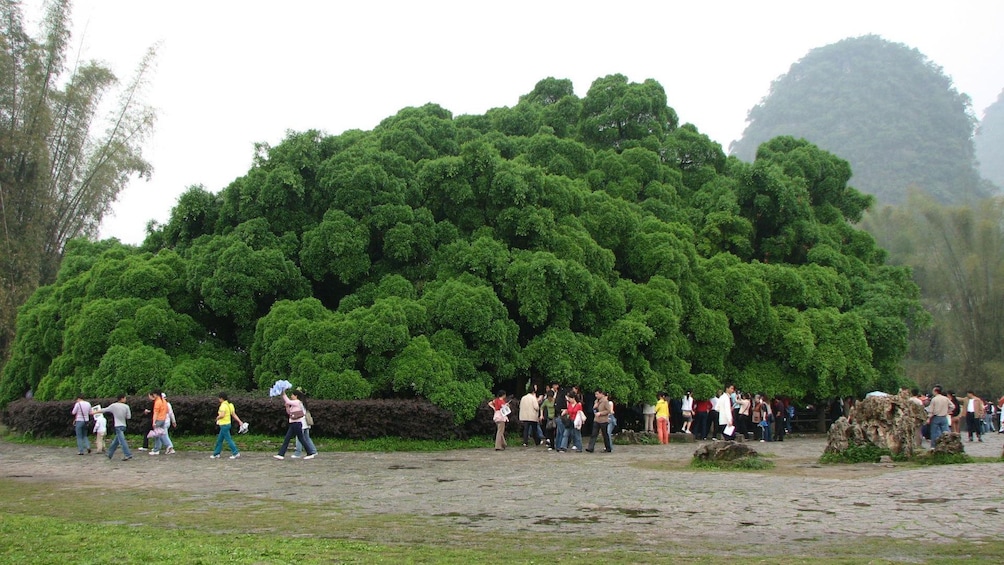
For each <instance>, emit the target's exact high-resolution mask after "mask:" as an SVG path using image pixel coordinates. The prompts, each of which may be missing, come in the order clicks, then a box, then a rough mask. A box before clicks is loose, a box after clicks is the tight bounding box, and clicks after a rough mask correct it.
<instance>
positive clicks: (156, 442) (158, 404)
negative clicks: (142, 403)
mask: <svg viewBox="0 0 1004 565" xmlns="http://www.w3.org/2000/svg"><path fill="white" fill-rule="evenodd" d="M147 398H149V399H150V401H151V402H153V410H152V411H151V410H149V409H147V410H144V411H143V412H144V413H145V414H152V415H151V419H152V424H153V425H152V426H151V428H150V433H151V434H153V449H151V450H150V455H160V450H161V449H170V450H171V451H174V444H173V443H171V438H170V436H168V434H167V428H168V426H170V425H171V422H170V420H169V419H168V415H167V400H165V399H164V395H163V393H162V392H161V391H159V390H152V391H150V394H148V395H147Z"/></svg>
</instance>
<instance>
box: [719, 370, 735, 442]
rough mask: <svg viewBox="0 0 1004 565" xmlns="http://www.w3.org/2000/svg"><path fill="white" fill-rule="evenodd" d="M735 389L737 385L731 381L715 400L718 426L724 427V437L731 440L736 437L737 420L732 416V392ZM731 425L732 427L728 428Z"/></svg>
mask: <svg viewBox="0 0 1004 565" xmlns="http://www.w3.org/2000/svg"><path fill="white" fill-rule="evenodd" d="M735 390H736V387H735V385H733V384H732V383H729V384H728V385H726V386H725V392H723V393H722V395H721V396H719V397H718V400H717V401H716V402H715V408H717V409H718V426H719V427H720V428H721V429H722V438H723V439H725V440H729V441H731V440H734V439H736V429H735V422H734V421H733V418H732V393H733V392H735ZM729 426H731V429H727V428H728V427H729ZM730 432H731V433H730Z"/></svg>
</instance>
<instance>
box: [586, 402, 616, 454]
mask: <svg viewBox="0 0 1004 565" xmlns="http://www.w3.org/2000/svg"><path fill="white" fill-rule="evenodd" d="M609 421H610V401H609V400H607V395H606V393H604V392H603V391H602V390H599V389H597V390H596V401H595V402H593V432H592V434H590V436H589V447H587V448H586V451H588V452H589V453H592V452H593V450H594V449H596V436H597V435H599V434H601V433H602V434H603V447H604V449H603V451H605V452H607V453H610V452H611V451H613V450H614V446H613V443H612V442H611V441H610V430H609V429H608V428H607V424H608V423H609Z"/></svg>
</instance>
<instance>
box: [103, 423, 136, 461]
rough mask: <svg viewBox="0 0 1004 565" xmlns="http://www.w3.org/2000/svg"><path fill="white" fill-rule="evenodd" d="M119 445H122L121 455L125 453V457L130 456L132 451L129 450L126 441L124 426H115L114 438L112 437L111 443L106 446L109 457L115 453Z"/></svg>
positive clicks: (128, 457)
mask: <svg viewBox="0 0 1004 565" xmlns="http://www.w3.org/2000/svg"><path fill="white" fill-rule="evenodd" d="M120 445H121V446H122V455H125V458H126V459H130V458H131V457H132V451H129V444H128V443H126V439H125V426H115V439H113V440H112V444H111V445H109V446H108V458H109V459H111V458H112V457H113V456H114V455H115V450H116V449H117V448H118V446H120Z"/></svg>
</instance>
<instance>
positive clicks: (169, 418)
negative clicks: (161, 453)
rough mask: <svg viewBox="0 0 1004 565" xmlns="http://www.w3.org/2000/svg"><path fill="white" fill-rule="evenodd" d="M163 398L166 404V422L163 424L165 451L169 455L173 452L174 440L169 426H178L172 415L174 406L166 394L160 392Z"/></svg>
mask: <svg viewBox="0 0 1004 565" xmlns="http://www.w3.org/2000/svg"><path fill="white" fill-rule="evenodd" d="M161 397H162V398H163V399H164V404H166V405H167V424H165V426H164V440H165V441H167V444H168V448H167V451H166V453H167V454H168V455H171V454H173V453H174V442H172V441H171V434H170V433H169V432H170V430H171V428H177V427H178V419H177V418H176V417H175V416H174V406H171V403H170V402H168V400H167V395H166V394H161Z"/></svg>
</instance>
